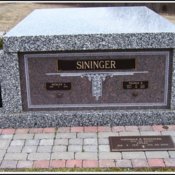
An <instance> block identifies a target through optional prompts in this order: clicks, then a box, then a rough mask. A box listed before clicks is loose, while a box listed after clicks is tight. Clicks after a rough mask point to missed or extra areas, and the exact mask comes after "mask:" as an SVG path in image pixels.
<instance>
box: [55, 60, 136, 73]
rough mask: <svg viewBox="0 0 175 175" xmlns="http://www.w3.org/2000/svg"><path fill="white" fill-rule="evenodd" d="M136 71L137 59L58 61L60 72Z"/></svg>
mask: <svg viewBox="0 0 175 175" xmlns="http://www.w3.org/2000/svg"><path fill="white" fill-rule="evenodd" d="M118 69H121V70H124V69H126V70H127V69H135V59H116V60H111V59H109V60H102V59H101V60H95V59H94V60H88V59H87V60H58V71H63V70H65V71H68V70H76V71H82V70H86V71H88V70H118Z"/></svg>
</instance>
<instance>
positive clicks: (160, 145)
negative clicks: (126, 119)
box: [109, 136, 175, 152]
mask: <svg viewBox="0 0 175 175" xmlns="http://www.w3.org/2000/svg"><path fill="white" fill-rule="evenodd" d="M109 144H110V150H111V151H112V152H115V151H155V150H157V151H158V150H175V146H174V143H173V141H172V138H171V136H119V137H109Z"/></svg>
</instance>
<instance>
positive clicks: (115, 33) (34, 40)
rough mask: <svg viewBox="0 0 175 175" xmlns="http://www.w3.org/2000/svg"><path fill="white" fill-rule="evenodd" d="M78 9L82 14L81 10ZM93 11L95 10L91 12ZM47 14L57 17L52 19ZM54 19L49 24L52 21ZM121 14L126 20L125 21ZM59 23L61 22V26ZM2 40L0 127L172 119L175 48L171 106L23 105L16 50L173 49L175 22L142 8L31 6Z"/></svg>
mask: <svg viewBox="0 0 175 175" xmlns="http://www.w3.org/2000/svg"><path fill="white" fill-rule="evenodd" d="M127 10H128V11H127ZM69 12H70V13H69ZM73 12H75V13H73ZM82 12H83V14H84V15H80V14H81V13H82ZM95 12H96V14H98V15H94V14H95ZM43 14H44V15H43ZM89 15H90V16H89ZM51 16H54V17H57V20H55V18H51ZM63 16H64V18H62V17H63ZM77 16H78V17H79V21H78V18H77ZM117 16H118V18H117ZM48 19H49V20H48ZM53 19H54V25H53V24H51V23H52V22H53ZM104 19H105V20H104ZM116 19H117V20H116ZM124 19H125V20H126V21H127V22H125V23H124V22H123V21H125V20H124ZM127 19H129V20H127ZM50 20H51V21H50ZM48 21H49V23H48ZM77 21H78V23H76V22H77ZM50 22H51V23H50ZM63 22H64V25H60V24H61V23H63ZM75 24H76V25H75ZM58 26H59V27H58ZM99 26H100V27H99ZM3 40H4V49H3V50H4V53H3V56H2V55H0V65H1V66H2V67H1V72H2V75H1V76H0V80H1V84H2V98H3V108H2V109H0V128H8V127H13V128H17V127H57V126H82V125H84V126H90V125H152V124H175V69H174V68H175V51H174V54H173V71H172V72H171V73H172V82H170V83H171V87H172V92H171V97H170V101H171V106H170V109H167V110H163V109H162V110H156V109H155V110H142V109H139V110H113V111H109V110H100V111H91V110H89V111H76V110H75V111H69V112H68V111H66V110H65V111H56V112H47V111H46V112H23V110H22V101H21V89H20V74H19V62H18V52H50V51H64V52H67V51H90V50H91V51H92V50H93V51H102V50H112V51H117V50H122V51H125V50H128V49H138V50H141V49H150V50H151V49H162V50H163V49H173V48H175V26H174V25H173V24H171V23H170V22H169V21H167V20H165V19H164V18H162V17H161V16H159V15H157V14H156V13H154V12H153V11H151V10H149V9H147V8H145V7H130V8H129V7H125V8H124V7H114V8H86V9H82V8H81V10H80V9H77V8H76V9H62V10H60V9H55V10H36V11H34V13H32V14H31V15H29V16H28V17H27V18H25V19H24V20H23V21H22V22H20V23H19V24H18V25H17V26H16V27H15V28H14V29H12V30H11V31H10V32H8V33H7V34H6V35H5V36H4V38H3Z"/></svg>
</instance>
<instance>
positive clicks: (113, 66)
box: [111, 61, 116, 69]
mask: <svg viewBox="0 0 175 175" xmlns="http://www.w3.org/2000/svg"><path fill="white" fill-rule="evenodd" d="M111 68H113V69H116V62H115V61H111Z"/></svg>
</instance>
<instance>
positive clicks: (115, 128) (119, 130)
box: [112, 126, 125, 132]
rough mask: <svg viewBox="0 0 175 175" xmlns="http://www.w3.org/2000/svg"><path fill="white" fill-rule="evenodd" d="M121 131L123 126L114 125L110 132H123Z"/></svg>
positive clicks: (123, 129) (123, 128)
mask: <svg viewBox="0 0 175 175" xmlns="http://www.w3.org/2000/svg"><path fill="white" fill-rule="evenodd" d="M123 131H125V127H124V126H114V127H112V132H123Z"/></svg>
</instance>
